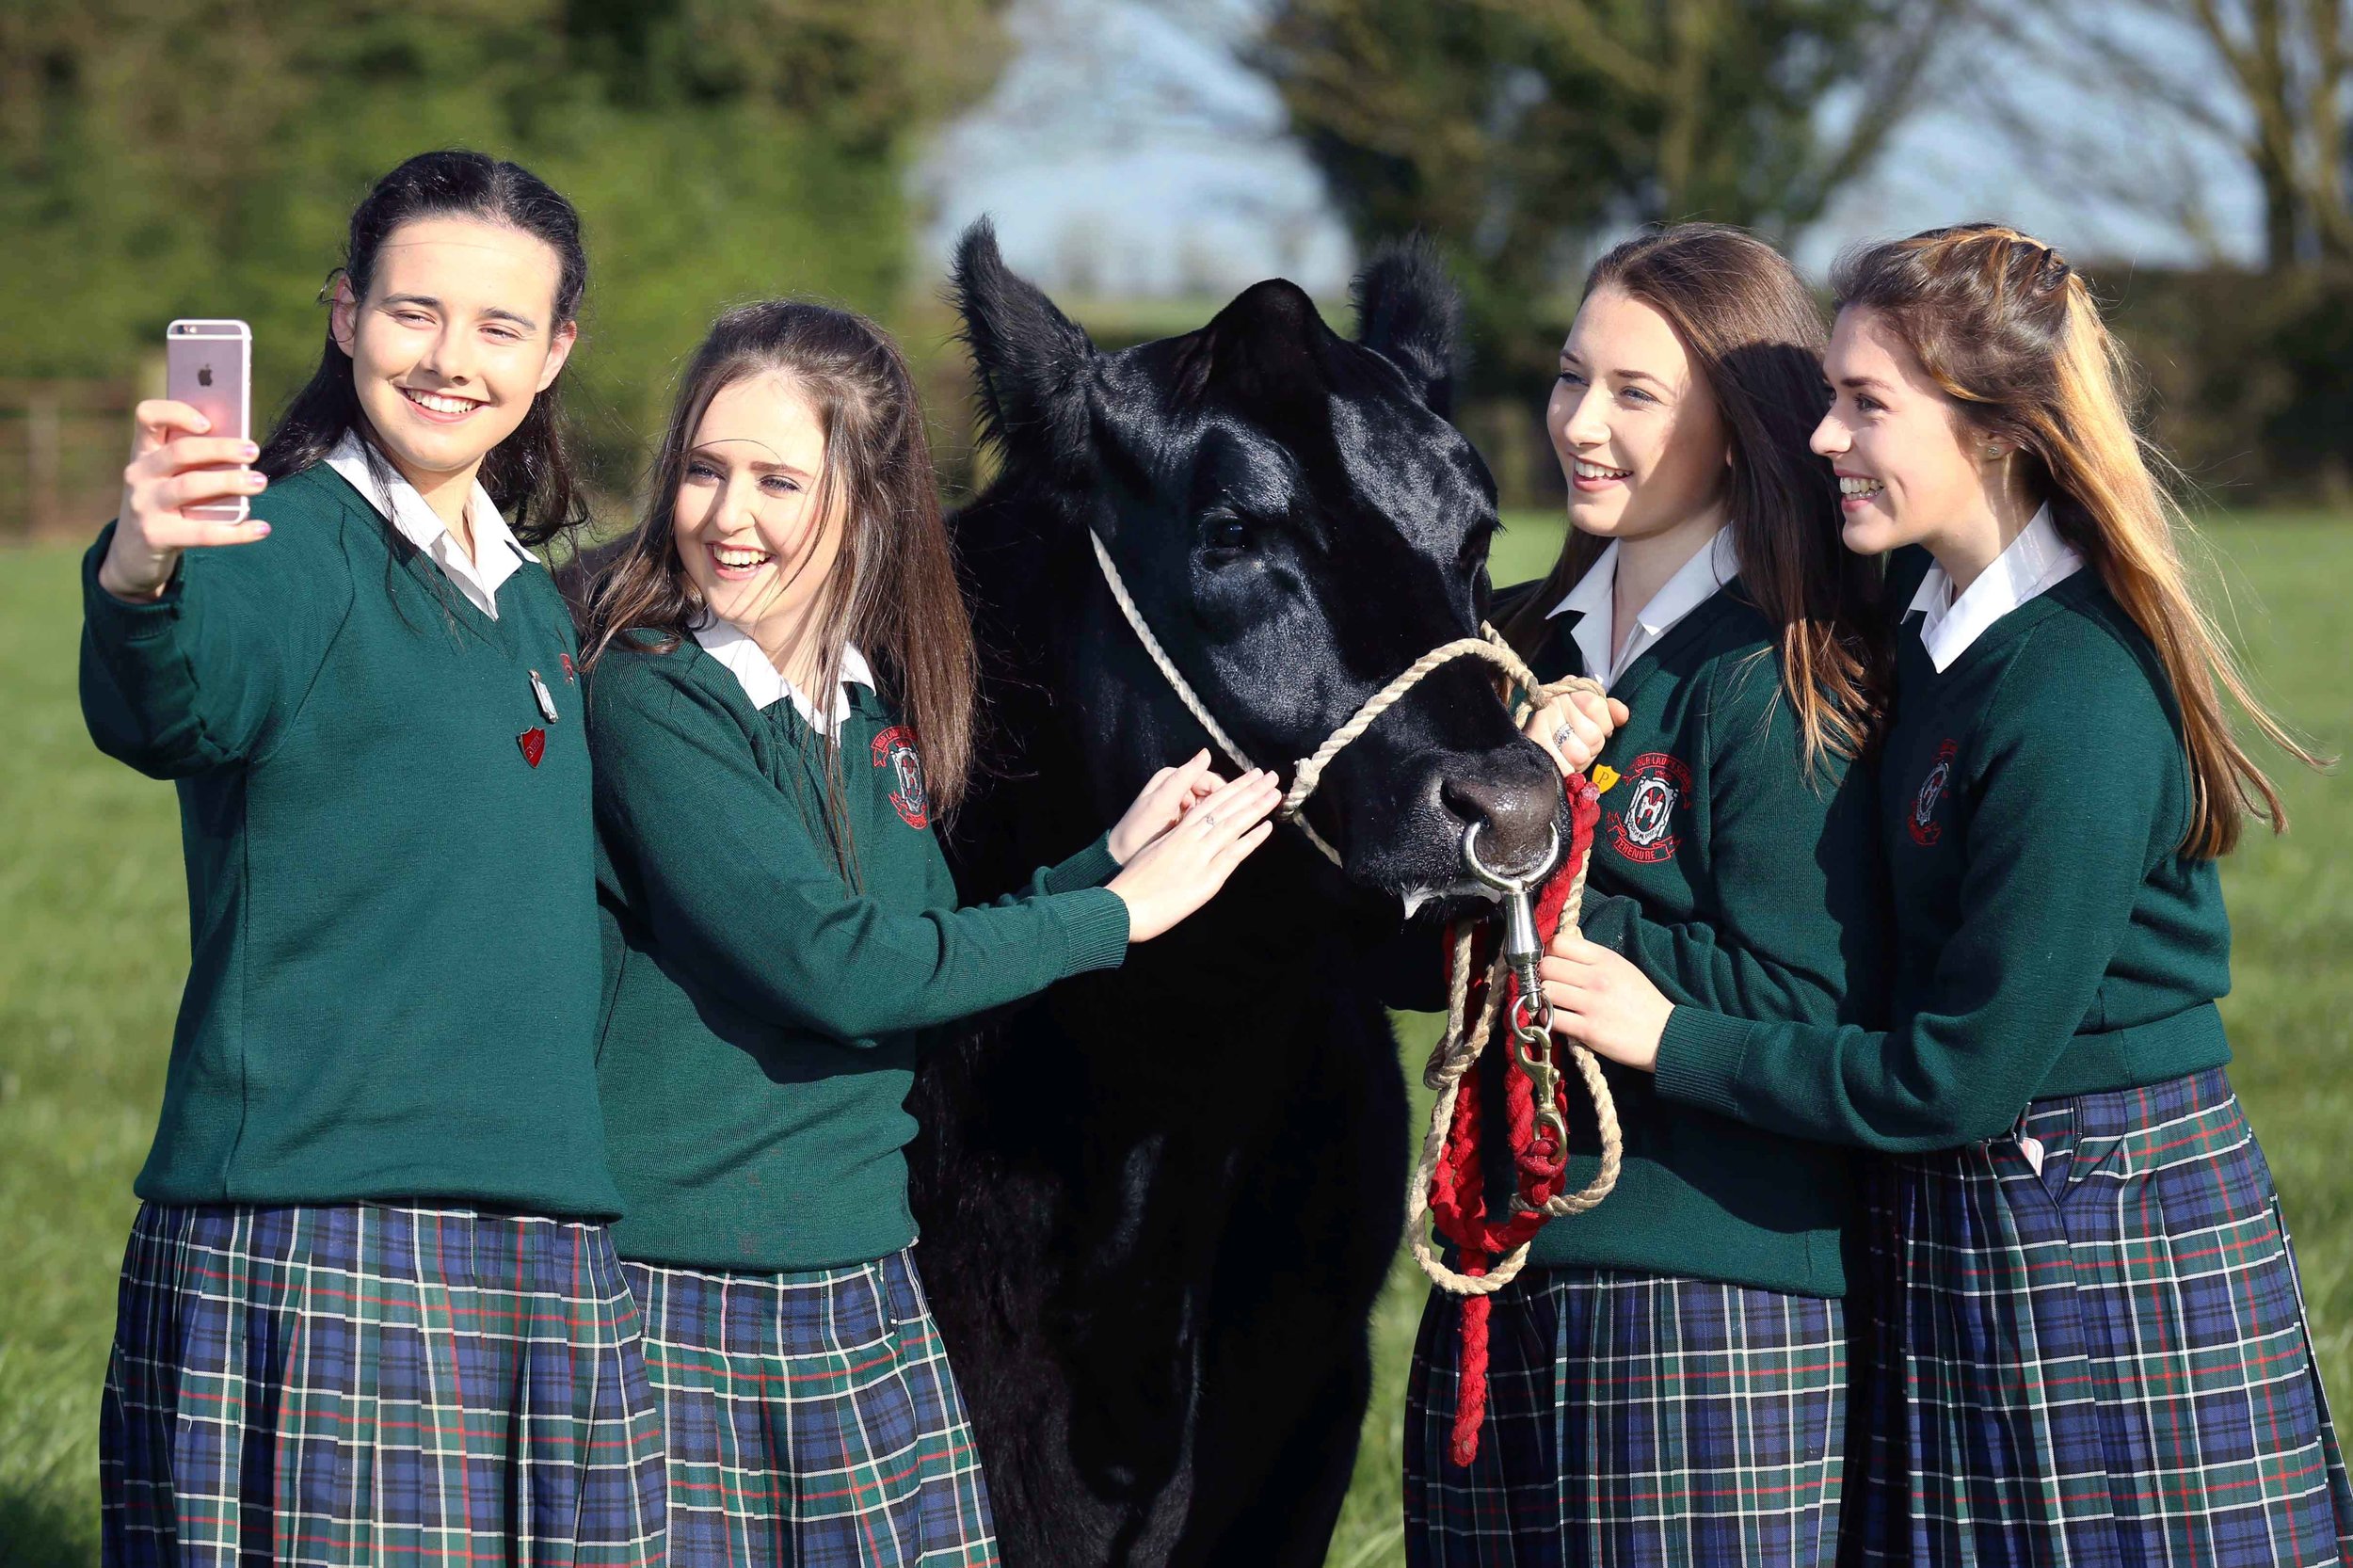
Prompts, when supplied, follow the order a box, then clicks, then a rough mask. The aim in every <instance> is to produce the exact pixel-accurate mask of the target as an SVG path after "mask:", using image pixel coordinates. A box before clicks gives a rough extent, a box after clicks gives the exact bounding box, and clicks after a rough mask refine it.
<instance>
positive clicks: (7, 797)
mask: <svg viewBox="0 0 2353 1568" xmlns="http://www.w3.org/2000/svg"><path fill="white" fill-rule="evenodd" d="M2212 537H2213V539H2214V542H2215V543H2216V545H2217V549H2218V552H2219V553H2220V554H2221V555H2222V556H2223V558H2224V560H2225V562H2226V564H2227V567H2228V570H2227V572H2226V580H2227V581H2229V582H2230V583H2231V584H2232V585H2233V588H2234V589H2235V590H2236V600H2237V612H2238V614H2237V629H2238V632H2239V633H2240V635H2241V636H2242V638H2243V639H2244V642H2245V645H2246V647H2247V649H2248V652H2249V658H2250V661H2251V662H2252V663H2253V664H2254V665H2255V666H2256V668H2257V669H2258V670H2259V671H2260V672H2261V674H2262V677H2263V679H2264V681H2265V687H2266V689H2267V691H2268V692H2269V694H2270V696H2272V697H2273V698H2274V699H2275V700H2276V701H2277V702H2278V704H2279V705H2280V706H2281V709H2282V710H2283V711H2284V712H2287V713H2288V714H2289V715H2290V716H2291V717H2292V718H2293V719H2294V720H2295V721H2296V722H2297V724H2298V725H2299V726H2300V727H2301V728H2303V729H2304V730H2306V731H2307V732H2308V733H2310V734H2311V735H2313V737H2315V738H2316V739H2317V740H2318V741H2319V742H2320V744H2322V745H2323V747H2324V748H2325V749H2329V750H2332V751H2341V750H2343V749H2345V746H2346V745H2347V744H2348V743H2353V684H2348V683H2347V681H2346V680H2345V666H2346V664H2347V657H2346V656H2347V654H2348V652H2353V643H2348V639H2347V636H2346V633H2345V617H2344V614H2343V611H2342V608H2341V600H2342V595H2343V584H2346V583H2348V582H2353V521H2348V520H2329V519H2322V518H2288V517H2269V518H2264V519H2260V520H2257V519H2241V520H2230V521H2226V522H2222V523H2218V524H2217V526H2216V527H2215V528H2214V530H2213V533H2212ZM1556 538H1557V532H1556V531H1555V529H1554V528H1553V527H1550V526H1548V525H1547V524H1546V523H1545V521H1544V520H1532V519H1531V520H1522V521H1521V523H1520V526H1518V527H1516V528H1515V529H1514V530H1513V532H1512V533H1511V534H1510V535H1508V536H1506V538H1505V540H1504V541H1503V543H1502V545H1501V546H1500V547H1499V552H1498V553H1499V559H1498V562H1497V578H1498V580H1499V581H1511V580H1513V578H1514V577H1517V576H1526V575H1529V574H1531V573H1532V572H1533V570H1534V569H1535V568H1536V567H1537V566H1539V565H1540V564H1541V563H1542V562H1543V561H1544V560H1545V559H1547V558H1548V556H1549V553H1550V552H1551V550H1552V549H1553V548H1554V543H1555V540H1556ZM75 560H76V553H75V552H73V551H72V550H71V549H63V548H57V547H54V546H53V547H41V548H37V549H28V550H20V551H14V552H0V921H5V922H7V926H6V932H7V938H8V939H7V940H5V941H0V1564H4V1565H9V1568H13V1565H18V1564H22V1565H25V1568H34V1565H40V1568H49V1565H52V1564H59V1565H61V1564H82V1563H88V1562H91V1561H94V1560H96V1557H97V1452H96V1449H97V1440H96V1432H97V1406H98V1390H99V1384H100V1380H101V1378H102V1377H103V1375H104V1368H105V1359H106V1344H107V1337H108V1335H109V1334H110V1332H111V1330H112V1326H113V1320H114V1280H115V1272H116V1270H117V1268H118V1266H119V1264H120V1257H121V1247H122V1239H123V1236H124V1233H125V1231H126V1229H127V1227H128V1225H129V1223H130V1218H131V1213H132V1209H133V1201H132V1198H131V1194H130V1188H131V1178H132V1176H133V1175H134V1173H135V1172H136V1170H137V1168H138V1164H139V1160H141V1158H142V1157H143V1155H144V1154H145V1151H146V1145H147V1140H148V1137H149V1134H150V1132H151V1130H152V1121H153V1116H154V1112H155V1105H156V1102H157V1099H158V1096H159V1095H160V1092H161V1084H162V1080H163V1066H164V1056H165V1051H166V1048H167V1043H168V1040H169V1038H170V1032H171V1017H172V1011H173V1007H174V1005H175V1003H176V1001H177V1000H178V996H179V988H180V981H181V977H182V974H183V971H184V966H185V963H186V958H187V929H186V910H185V906H184V895H183V891H182V883H181V876H180V856H179V843H178V831H177V815H176V812H175V809H174V807H173V801H172V793H171V791H170V790H169V789H168V787H166V786H164V785H161V784H155V783H152V782H150V781H148V780H145V779H142V778H139V777H137V776H135V775H133V774H131V773H130V772H129V771H128V770H126V769H123V768H120V767H118V766H116V765H114V764H113V763H111V762H108V761H106V760H104V759H103V758H101V757H100V756H98V754H97V753H96V752H95V751H94V750H92V749H91V747H90V744H89V741H88V737H87V735H85V734H84V732H83V729H82V724H81V718H80V715H79V713H78V712H77V710H76V707H75V702H74V693H73V664H74V655H73V639H74V636H75V632H76V629H77V625H78V610H77V607H76V604H77V588H76V584H75V580H74V569H75ZM2086 765H2087V766H2096V765H2098V760H2097V759H2096V758H2088V759H2086ZM2283 782H2284V785H2285V788H2286V792H2287V795H2288V799H2289V803H2290V806H2291V808H2292V809H2293V810H2294V811H2295V813H2296V817H2297V832H2296V833H2295V834H2294V835H2293V836H2291V837H2290V838H2288V839H2286V840H2280V841H2271V840H2263V841H2260V842H2251V843H2250V844H2249V847H2248V848H2247V850H2246V851H2244V852H2243V853H2242V854H2241V855H2239V856H2236V857H2235V858H2234V859H2233V860H2232V861H2231V862H2230V863H2229V865H2228V869H2227V871H2226V883H2227V885H2228V888H2229V890H2230V897H2231V908H2232V912H2233V919H2234V921H2235V923H2236V927H2237V931H2238V949H2237V964H2236V976H2237V990H2236V991H2235V993H2234V994H2233V997H2232V998H2231V1000H2229V1001H2228V1002H2227V1003H2225V1011H2226V1014H2227V1016H2228V1017H2229V1020H2230V1024H2231V1027H2232V1031H2233V1035H2234V1036H2235V1038H2236V1040H2237V1042H2238V1048H2239V1051H2240V1056H2239V1061H2238V1064H2237V1065H2236V1067H2235V1068H2234V1077H2235V1078H2236V1080H2237V1082H2238V1085H2239V1087H2240V1089H2241V1090H2242V1091H2243V1093H2244V1094H2245V1096H2246V1099H2247V1101H2248V1103H2249V1107H2250V1108H2251V1112H2252V1114H2253V1117H2254V1120H2255V1123H2256V1125H2257V1127H2258V1128H2260V1130H2261V1131H2262V1133H2263V1135H2264V1139H2265V1145H2266V1147H2267V1148H2268V1150H2269V1152H2270V1155H2271V1160H2272V1164H2273V1168H2274V1169H2275V1170H2276V1171H2277V1173H2278V1176H2279V1180H2280V1185H2281V1188H2282V1189H2283V1190H2284V1192H2285V1193H2286V1196H2287V1202H2288V1208H2289V1213H2290V1216H2291V1218H2292V1219H2293V1221H2294V1222H2295V1224H2296V1226H2297V1235H2298V1238H2299V1240H2300V1241H2301V1243H2302V1250H2303V1257H2304V1270H2305V1273H2304V1277H2305V1285H2306V1288H2307V1290H2308V1292H2309V1293H2310V1296H2311V1304H2312V1307H2313V1318H2314V1320H2315V1323H2316V1326H2317V1329H2318V1333H2319V1336H2320V1340H2321V1356H2322V1359H2323V1361H2324V1363H2325V1364H2326V1365H2327V1366H2328V1367H2329V1368H2330V1369H2331V1370H2333V1371H2335V1372H2336V1373H2337V1374H2338V1377H2339V1383H2340V1384H2341V1385H2342V1384H2343V1381H2344V1379H2345V1378H2346V1377H2353V1167H2348V1166H2347V1165H2346V1164H2345V1162H2344V1161H2343V1160H2342V1150H2343V1146H2344V1144H2345V1136H2346V1129H2347V1128H2353V1072H2348V1068H2353V972H2348V970H2347V968H2346V966H2345V954H2346V953H2347V952H2353V861H2348V860H2347V858H2346V857H2345V855H2344V853H2343V852H2342V850H2341V849H2340V848H2339V846H2340V845H2342V844H2343V843H2345V841H2346V840H2347V837H2348V835H2353V790H2348V787H2347V786H2346V784H2345V781H2344V780H2343V779H2341V778H2335V777H2329V778H2322V777H2316V776H2310V775H2304V774H2297V775H2293V776H2287V777H2285V779H2284V780H2283ZM1401 1034H1402V1036H1403V1037H1404V1047H1403V1051H1404V1056H1405V1058H1406V1059H1407V1060H1408V1061H1410V1062H1415V1063H1417V1062H1418V1060H1419V1058H1420V1057H1421V1055H1422V1054H1423V1053H1424V1052H1425V1051H1426V1049H1427V1046H1428V1039H1429V1033H1428V1020H1425V1019H1409V1020H1406V1021H1405V1027H1404V1028H1403V1029H1402V1030H1401ZM1395 1198H1396V1195H1395V1194H1390V1193H1378V1194H1368V1201H1369V1202H1381V1203H1388V1202H1393V1201H1395ZM1421 1296H1422V1289H1421V1286H1420V1284H1419V1282H1418V1276H1417V1275H1415V1274H1414V1272H1413V1270H1412V1267H1411V1265H1410V1264H1404V1263H1401V1266H1400V1268H1399V1270H1398V1272H1397V1273H1396V1275H1395V1276H1394V1279H1393V1282H1392V1285H1391V1288H1390V1290H1389V1293H1388V1295H1387V1297H1386V1298H1385V1300H1384V1302H1383V1303H1382V1305H1381V1308H1380V1315H1379V1318H1378V1320H1377V1322H1376V1324H1375V1333H1376V1335H1377V1336H1378V1342H1379V1347H1380V1373H1379V1384H1378V1388H1377V1392H1376V1396H1375V1401H1374V1406H1373V1410H1372V1412H1371V1414H1370V1416H1369V1417H1368V1419H1367V1422H1366V1427H1365V1443H1364V1448H1363V1451H1362V1453H1361V1454H1360V1456H1359V1458H1358V1460H1357V1469H1356V1483H1355V1486H1354V1489H1353V1491H1352V1492H1351V1494H1350V1496H1349V1500H1348V1507H1347V1512H1346V1513H1345V1514H1344V1516H1343V1518H1342V1521H1341V1528H1340V1532H1339V1535H1338V1537H1337V1540H1336V1541H1335V1543H1334V1547H1333V1552H1332V1557H1331V1562H1332V1563H1333V1564H1334V1565H1335V1568H1369V1565H1371V1564H1385V1563H1397V1562H1401V1561H1402V1560H1403V1552H1402V1549H1401V1546H1400V1544H1399V1529H1398V1478H1399V1473H1400V1466H1401V1454H1400V1440H1399V1421H1400V1409H1401V1403H1402V1397H1403V1386H1404V1375H1405V1362H1406V1356H1407V1352H1408V1350H1409V1348H1410V1346H1411V1344H1412V1340H1413V1333H1414V1325H1415V1323H1416V1321H1417V1319H1418V1316H1419V1313H1420V1304H1421Z"/></svg>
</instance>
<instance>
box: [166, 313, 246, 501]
mask: <svg viewBox="0 0 2353 1568" xmlns="http://www.w3.org/2000/svg"><path fill="white" fill-rule="evenodd" d="M252 382H253V331H252V328H248V326H246V324H245V323H244V322H242V321H175V322H173V323H172V324H171V325H170V326H169V327H168V328H164V395H165V396H166V397H168V398H170V399H171V400H172V401H173V402H175V403H185V404H186V405H188V406H189V407H190V408H194V409H195V410H196V411H197V412H198V413H200V414H202V415H203V416H204V417H205V418H206V419H209V420H211V421H212V422H213V428H212V429H211V430H210V431H209V432H208V434H210V435H215V436H225V437H227V438H229V439H230V440H251V439H252V432H251V424H252V401H253V394H252ZM186 511H187V515H188V516H189V517H192V518H201V519H202V520H204V521H206V522H243V521H244V520H245V519H246V500H245V497H243V496H241V495H238V496H230V497H227V498H225V499H223V500H220V501H208V502H205V503H204V504H201V505H199V506H190V507H188V508H187V509H186Z"/></svg>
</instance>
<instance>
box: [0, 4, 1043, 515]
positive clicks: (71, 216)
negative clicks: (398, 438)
mask: <svg viewBox="0 0 2353 1568" xmlns="http://www.w3.org/2000/svg"><path fill="white" fill-rule="evenodd" d="M1005 4H1006V0H653V3H650V4H645V3H634V0H569V3H567V0H401V3H399V4H393V3H391V0H341V3H339V4H333V5H328V4H325V3H322V0H305V3H303V4H299V5H287V4H285V3H284V0H274V3H265V0H9V3H8V5H7V6H6V7H0V231H4V232H7V233H8V236H9V238H10V241H11V242H12V243H10V244H9V245H8V246H7V247H5V248H0V297H6V298H8V300H9V301H10V302H11V309H10V310H9V311H8V313H7V316H6V318H5V320H4V321H0V353H4V354H5V362H6V364H7V366H8V373H9V374H14V375H100V374H114V375H119V374H121V373H123V372H124V371H126V370H127V369H129V368H130V367H131V366H132V365H134V364H135V363H136V362H138V360H139V359H140V358H141V356H143V355H144V354H146V353H148V352H150V351H151V350H152V346H153V345H155V344H158V343H159V342H160V339H161V336H162V329H163V325H164V323H165V322H166V321H167V320H168V319H169V318H171V317H172V316H175V315H241V316H244V317H245V318H246V319H248V320H249V321H251V322H252V323H253V326H254V334H255V344H254V347H255V361H256V362H255V373H256V381H257V392H258V395H257V412H258V411H259V410H260V409H262V408H269V407H271V406H272V405H273V404H274V402H275V400H276V399H277V398H279V397H281V396H282V395H284V393H286V392H290V391H291V390H292V388H293V385H294V382H295V381H296V378H297V377H299V376H301V375H303V374H304V373H306V372H307V371H308V369H309V367H310V365H311V364H312V363H313V362H315V360H316V357H317V354H318V351H319V344H320V341H321V334H322V332H323V330H324V323H323V319H322V316H321V313H320V312H319V311H318V309H317V306H316V305H315V303H314V302H313V301H314V296H315V294H316V292H317V290H318V288H319V285H320V283H321V281H322V280H323V279H324V278H325V276H326V274H327V272H328V268H329V267H330V266H331V265H332V264H334V262H335V260H336V256H337V252H338V250H339V248H340V245H341V240H342V234H343V229H344V221H345V219H346V218H347V217H348V216H349V213H350V209H351V205H352V203H353V202H354V201H356V200H358V199H359V197H360V194H361V192H363V191H364V190H365V189H366V187H367V184H368V183H369V181H370V180H372V179H373V178H374V177H375V176H376V175H377V174H380V173H381V172H383V171H384V170H385V169H386V168H390V167H392V165H393V164H394V163H396V162H398V161H399V160H400V159H401V158H403V157H405V156H407V155H408V154H409V153H411V152H419V151H422V150H424V149H426V148H430V147H441V146H452V145H464V146H472V147H478V148H480V149H482V150H484V151H486V152H496V153H499V154H502V155H504V156H508V157H512V158H515V159H517V160H518V161H520V162H521V163H523V164H525V165H526V166H528V167H530V168H533V169H534V170H535V171H536V172H538V173H539V174H541V175H543V176H544V177H545V178H547V179H548V180H549V181H550V182H551V183H552V184H554V185H555V186H556V188H557V189H559V190H562V191H564V192H565V193H566V194H567V195H568V196H569V197H570V198H571V199H572V200H573V201H574V202H575V203H576V204H577V205H578V206H579V207H580V209H581V213H582V216H583V218H584V222H585V225H586V228H587V233H588V243H589V256H590V265H591V273H590V283H589V296H588V304H587V307H586V310H585V312H584V323H583V328H584V338H585V344H584V351H583V353H582V356H581V358H580V359H579V360H578V361H577V363H578V366H579V379H580V382H581V383H582V385H581V388H580V391H581V392H582V393H584V396H583V397H582V398H581V402H582V404H583V405H584V408H585V409H586V410H587V415H588V423H587V431H586V434H587V435H588V438H589V441H590V445H591V448H592V453H593V455H594V456H598V457H599V458H600V459H601V461H602V467H603V471H604V477H605V480H606V483H607V484H608V485H609V486H612V487H615V488H625V487H626V486H628V485H629V484H630V483H631V482H632V479H633V477H634V473H633V463H634V458H635V456H636V454H637V453H639V452H640V451H642V449H643V442H644V440H645V439H646V436H647V433H648V431H649V430H650V428H651V427H652V425H653V424H654V423H655V422H656V421H657V420H658V419H659V418H660V416H661V412H662V409H663V407H664V401H665V399H666V395H667V392H668V379H669V375H670V371H671V368H672V366H673V365H675V364H676V363H677V361H678V360H680V359H681V358H682V357H683V356H684V355H685V354H686V353H687V352H688V351H689V350H690V349H691V348H692V347H693V346H694V344H695V343H696V339H697V338H698V337H699V335H700V332H701V328H702V327H703V326H704V325H705V323H706V322H707V321H708V319H709V317H710V316H711V314H712V312H714V311H715V310H716V309H717V308H718V307H720V306H721V305H723V304H725V303H727V302H728V301H730V300H734V299H739V298H743V297H745V296H752V295H759V294H773V293H786V292H791V293H807V294H816V295H821V296H828V297H834V298H839V299H841V300H843V301H844V302H846V303H850V304H853V305H856V306H857V307H859V308H861V309H865V310H869V311H872V312H881V313H888V312H892V311H893V310H894V309H895V308H896V306H897V305H898V303H899V300H900V297H901V296H902V293H903V290H904V278H905V268H906V265H907V262H908V257H909V246H910V241H911V237H912V236H911V229H912V222H911V217H912V215H911V214H910V212H909V210H908V205H907V198H906V196H905V194H904V187H905V181H904V177H903V176H904V167H905V164H906V161H907V159H908V157H909V156H910V155H911V154H912V152H913V151H914V149H915V144H916V142H917V140H918V138H920V136H923V135H924V133H926V132H927V131H928V130H929V129H930V128H931V127H932V126H933V125H935V124H936V123H937V122H938V121H939V120H941V119H943V118H945V117H946V116H949V115H952V114H953V113H954V112H956V111H957V110H958V109H959V108H961V107H962V106H963V105H964V104H967V103H968V102H970V101H971V100H972V99H973V98H975V97H976V96H978V95H979V94H980V93H981V92H983V91H984V90H985V89H986V88H987V86H988V85H989V83H990V81H991V80H992V79H993V77H994V75H995V72H996V71H997V70H998V68H999V65H1000V61H1001V58H1002V40H1001V34H1000V20H1001V12H1002V11H1003V9H1004V7H1005Z"/></svg>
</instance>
